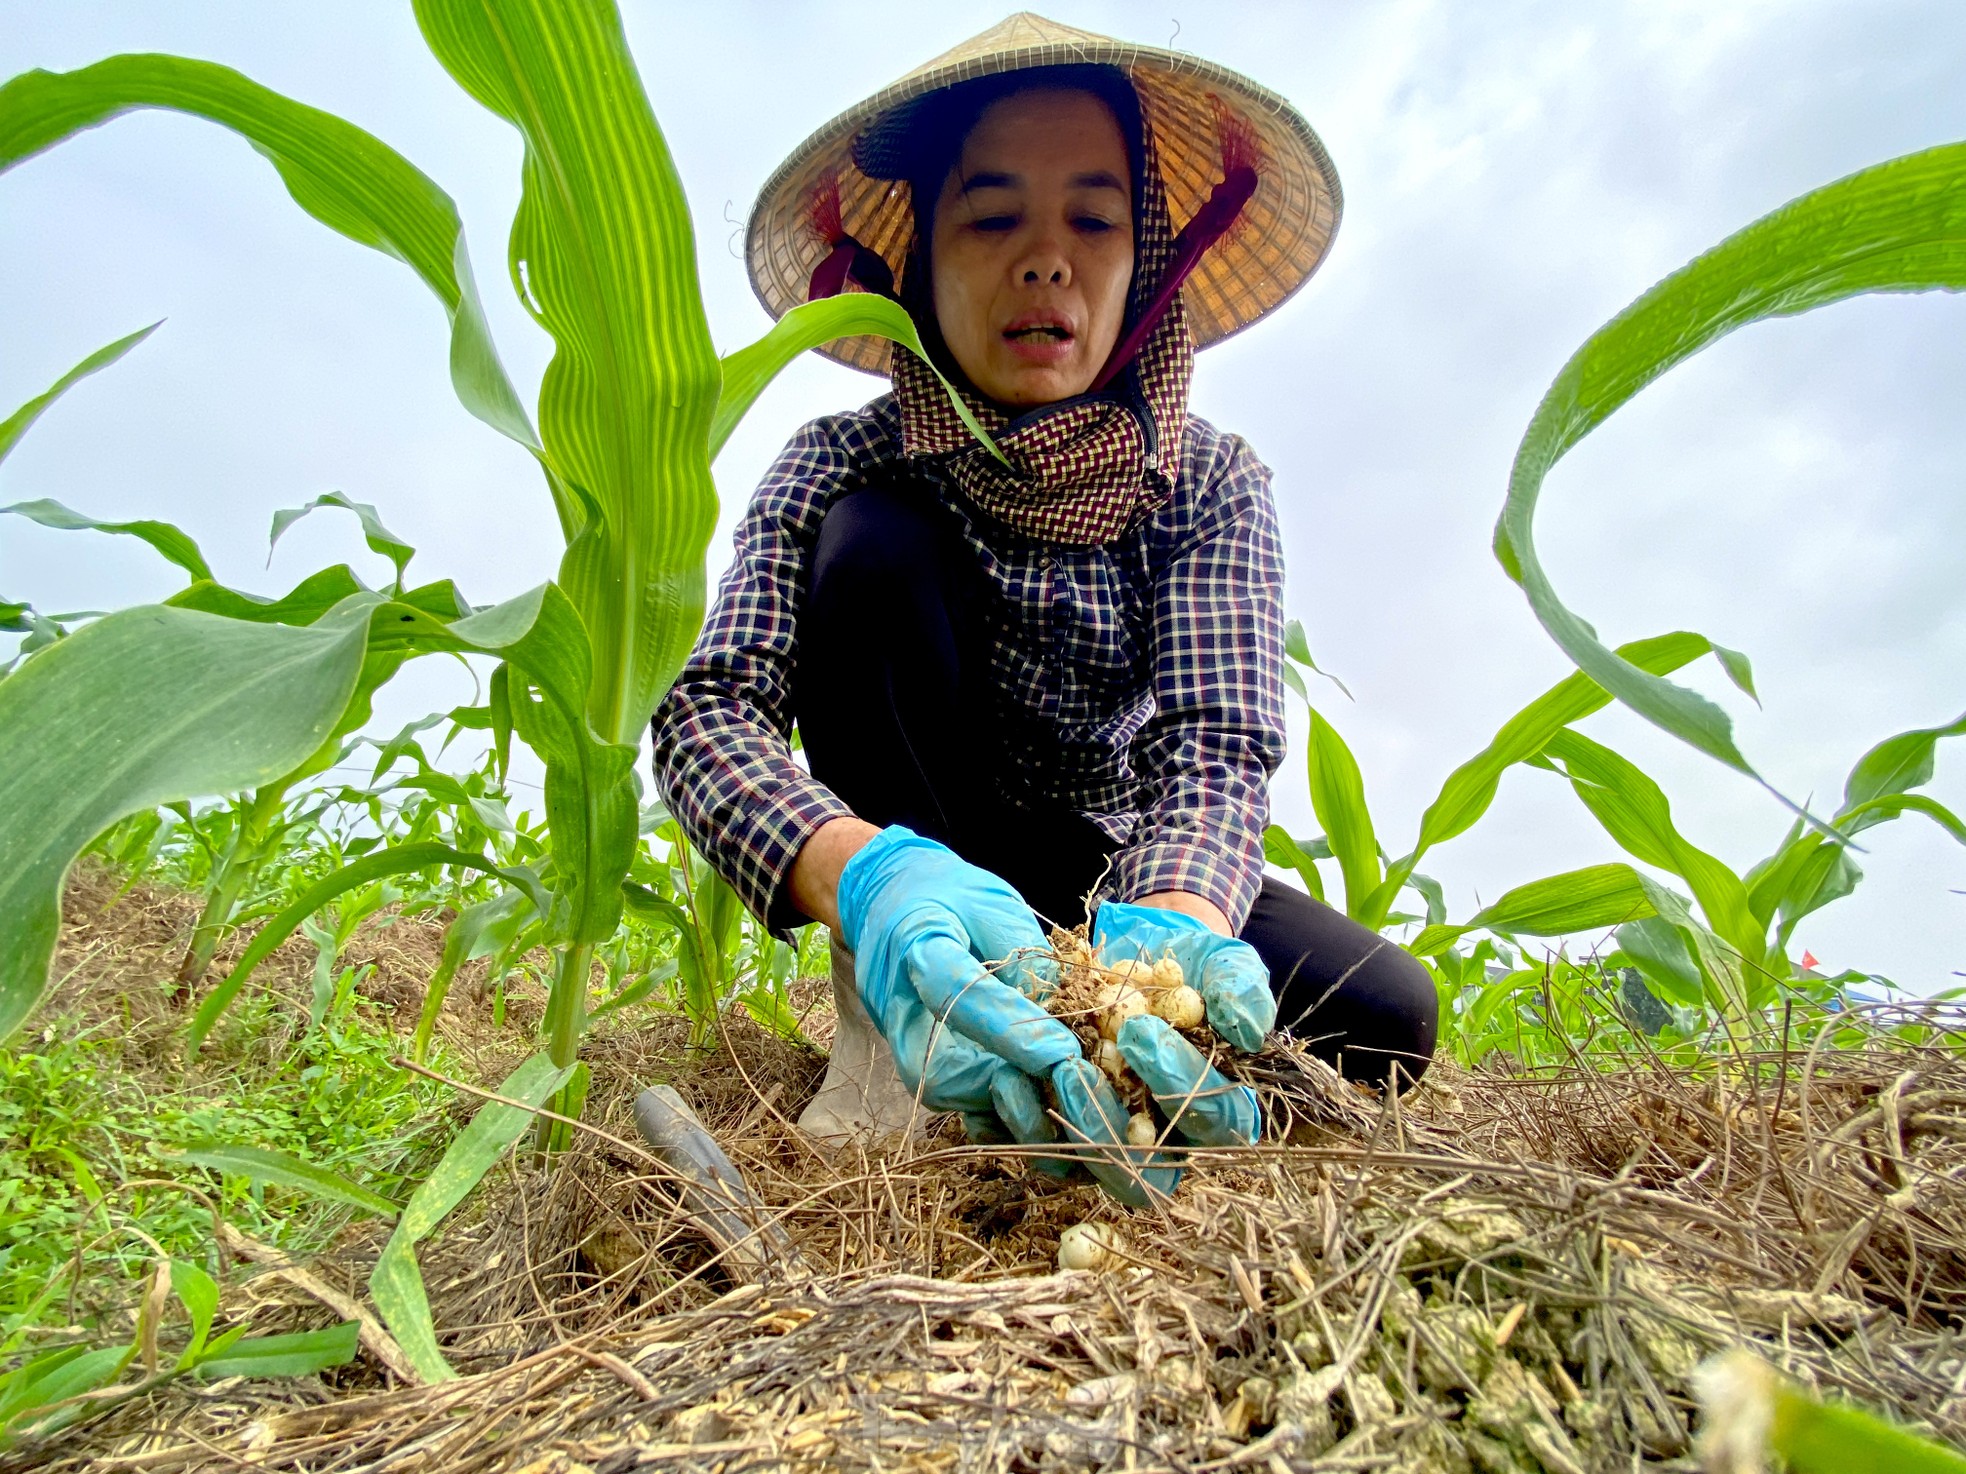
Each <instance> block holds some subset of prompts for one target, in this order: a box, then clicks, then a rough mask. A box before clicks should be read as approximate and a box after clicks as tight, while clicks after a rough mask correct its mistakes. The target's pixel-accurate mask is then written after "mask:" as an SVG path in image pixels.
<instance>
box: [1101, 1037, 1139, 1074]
mask: <svg viewBox="0 0 1966 1474" xmlns="http://www.w3.org/2000/svg"><path fill="white" fill-rule="evenodd" d="M1092 1062H1093V1064H1094V1065H1096V1066H1098V1068H1099V1071H1100V1073H1101V1074H1103V1075H1105V1077H1106V1078H1107V1079H1109V1080H1111V1081H1113V1082H1114V1083H1115V1084H1117V1083H1118V1082H1120V1081H1121V1080H1124V1079H1125V1078H1126V1077H1127V1076H1128V1075H1130V1074H1132V1073H1133V1072H1132V1071H1131V1070H1130V1069H1128V1068H1127V1064H1126V1056H1125V1055H1123V1054H1121V1053H1120V1047H1119V1045H1117V1044H1115V1043H1114V1042H1113V1041H1112V1040H1111V1039H1101V1040H1100V1041H1099V1047H1098V1048H1097V1049H1095V1050H1093V1051H1092Z"/></svg>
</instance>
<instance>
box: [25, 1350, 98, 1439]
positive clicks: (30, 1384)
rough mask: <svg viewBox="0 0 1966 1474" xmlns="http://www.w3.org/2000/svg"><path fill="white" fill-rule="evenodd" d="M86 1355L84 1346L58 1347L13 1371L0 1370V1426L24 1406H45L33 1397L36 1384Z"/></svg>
mask: <svg viewBox="0 0 1966 1474" xmlns="http://www.w3.org/2000/svg"><path fill="white" fill-rule="evenodd" d="M89 1354H90V1353H89V1348H88V1347H86V1346H61V1347H57V1348H56V1349H55V1350H53V1351H44V1352H42V1353H41V1354H40V1355H39V1356H36V1357H30V1358H29V1359H28V1360H27V1361H25V1362H23V1363H21V1364H20V1365H19V1366H17V1367H15V1368H14V1369H13V1370H12V1371H8V1372H0V1429H5V1428H6V1426H7V1424H8V1423H9V1422H11V1421H12V1420H13V1419H14V1418H16V1417H18V1416H19V1415H20V1414H21V1413H23V1412H25V1411H26V1410H27V1409H29V1408H35V1407H43V1406H45V1405H46V1404H45V1403H44V1402H42V1401H40V1400H38V1399H37V1398H36V1396H35V1383H37V1382H40V1381H43V1380H45V1379H46V1378H47V1377H49V1376H50V1375H52V1374H53V1373H55V1372H58V1371H60V1370H61V1369H62V1368H63V1367H65V1366H67V1365H68V1364H69V1363H70V1362H73V1361H79V1360H81V1358H83V1357H84V1356H87V1355H89ZM112 1375H113V1374H112Z"/></svg>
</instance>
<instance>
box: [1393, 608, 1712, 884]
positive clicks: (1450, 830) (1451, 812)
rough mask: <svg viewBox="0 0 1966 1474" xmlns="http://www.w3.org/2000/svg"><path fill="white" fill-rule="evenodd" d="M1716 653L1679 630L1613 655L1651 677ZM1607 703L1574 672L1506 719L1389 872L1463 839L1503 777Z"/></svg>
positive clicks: (1455, 775) (1445, 788)
mask: <svg viewBox="0 0 1966 1474" xmlns="http://www.w3.org/2000/svg"><path fill="white" fill-rule="evenodd" d="M1716 648H1717V647H1716V646H1715V645H1713V643H1712V642H1711V641H1709V640H1707V639H1706V637H1705V636H1703V635H1696V634H1691V633H1688V632H1686V631H1684V630H1682V631H1678V632H1676V633H1673V634H1669V635H1657V636H1654V637H1653V638H1651V639H1649V640H1634V641H1633V642H1632V643H1631V644H1629V645H1622V646H1620V647H1619V649H1618V655H1619V657H1620V658H1621V659H1624V660H1628V661H1630V662H1631V663H1632V664H1633V665H1635V666H1637V667H1638V668H1639V669H1640V670H1643V671H1649V672H1651V673H1652V674H1654V675H1657V674H1661V673H1663V672H1665V671H1671V670H1678V669H1679V668H1680V667H1681V666H1683V665H1687V664H1690V663H1691V662H1692V661H1694V660H1697V659H1699V657H1700V656H1702V655H1705V654H1706V653H1707V652H1708V651H1710V650H1714V649H1716ZM1610 703H1611V697H1610V695H1609V693H1607V692H1606V691H1605V689H1604V688H1603V687H1602V686H1600V685H1598V683H1597V682H1596V681H1593V680H1592V679H1591V678H1590V677H1589V676H1587V675H1585V674H1584V673H1583V672H1581V671H1579V672H1577V673H1576V674H1575V675H1570V676H1566V677H1564V679H1562V680H1561V681H1558V682H1557V683H1556V684H1555V685H1554V686H1552V687H1550V689H1549V690H1547V691H1545V692H1544V693H1543V694H1542V695H1541V696H1538V697H1537V698H1536V699H1535V700H1534V701H1532V702H1530V703H1529V704H1528V705H1527V706H1525V707H1523V709H1522V710H1521V711H1519V712H1517V713H1516V714H1515V715H1514V716H1512V717H1510V718H1509V719H1508V721H1506V722H1504V723H1503V724H1502V728H1501V730H1500V731H1499V732H1497V733H1496V734H1495V736H1494V738H1493V740H1491V741H1490V742H1489V744H1488V746H1486V747H1485V748H1483V749H1482V750H1481V751H1480V752H1478V753H1476V754H1475V755H1474V756H1473V757H1472V758H1470V759H1468V761H1466V762H1465V763H1463V764H1461V766H1460V767H1458V768H1456V769H1455V770H1454V771H1453V772H1452V773H1450V774H1448V776H1447V781H1446V782H1445V783H1443V784H1442V785H1441V788H1440V793H1439V795H1438V796H1437V797H1436V798H1435V799H1434V801H1433V802H1432V803H1431V804H1429V805H1427V811H1426V813H1425V814H1423V815H1422V816H1421V818H1420V838H1419V840H1418V842H1417V843H1416V844H1415V845H1414V847H1413V853H1412V854H1410V855H1408V856H1407V857H1406V858H1405V859H1404V860H1402V861H1400V862H1399V863H1398V864H1397V865H1395V866H1394V867H1393V869H1394V871H1395V872H1410V871H1411V870H1412V868H1413V866H1414V865H1415V864H1417V863H1418V862H1419V859H1420V857H1421V856H1422V855H1424V854H1425V853H1426V852H1427V851H1428V850H1429V849H1431V848H1432V847H1433V846H1435V845H1437V844H1441V843H1443V842H1444V841H1446V840H1450V839H1452V838H1454V837H1455V836H1456V835H1458V834H1463V833H1465V832H1466V831H1467V830H1468V829H1469V828H1471V827H1472V826H1473V825H1474V823H1475V821H1476V820H1478V819H1480V818H1481V816H1482V815H1483V814H1485V813H1487V812H1488V806H1489V805H1490V804H1491V803H1493V802H1494V801H1495V789H1496V787H1497V785H1498V784H1499V783H1500V782H1501V779H1502V774H1503V773H1504V772H1505V771H1507V770H1508V769H1509V768H1510V767H1512V766H1513V765H1514V764H1516V763H1520V762H1525V761H1527V760H1528V759H1530V758H1533V757H1536V756H1538V755H1540V754H1541V753H1542V751H1543V749H1544V748H1545V747H1546V746H1548V744H1549V741H1550V739H1551V738H1552V737H1554V736H1555V735H1556V734H1557V733H1558V732H1560V731H1562V730H1563V729H1564V728H1565V727H1567V726H1570V725H1571V724H1572V723H1573V722H1578V721H1581V720H1583V718H1585V717H1587V716H1589V715H1590V714H1591V713H1592V712H1594V711H1600V710H1602V709H1603V708H1604V707H1606V706H1608V705H1610Z"/></svg>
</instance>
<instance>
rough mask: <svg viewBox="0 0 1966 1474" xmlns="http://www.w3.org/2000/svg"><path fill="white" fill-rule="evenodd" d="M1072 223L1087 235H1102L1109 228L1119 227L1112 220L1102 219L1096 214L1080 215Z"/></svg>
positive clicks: (1116, 228) (1115, 228)
mask: <svg viewBox="0 0 1966 1474" xmlns="http://www.w3.org/2000/svg"><path fill="white" fill-rule="evenodd" d="M1072 223H1073V224H1074V225H1075V226H1077V227H1078V228H1079V229H1080V230H1082V231H1084V232H1085V233H1086V234H1087V235H1104V234H1105V233H1106V232H1107V231H1109V230H1118V229H1119V226H1117V225H1116V224H1114V223H1113V222H1112V221H1110V220H1102V219H1100V217H1099V216H1097V215H1081V216H1079V218H1078V219H1077V220H1074V221H1073V222H1072Z"/></svg>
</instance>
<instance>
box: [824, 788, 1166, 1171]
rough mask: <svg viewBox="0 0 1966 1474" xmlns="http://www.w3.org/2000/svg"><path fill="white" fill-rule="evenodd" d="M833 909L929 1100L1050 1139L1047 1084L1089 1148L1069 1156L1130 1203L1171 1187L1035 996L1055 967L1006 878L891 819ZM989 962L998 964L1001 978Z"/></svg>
mask: <svg viewBox="0 0 1966 1474" xmlns="http://www.w3.org/2000/svg"><path fill="white" fill-rule="evenodd" d="M836 822H838V821H836ZM821 832H822V833H823V832H824V831H823V830H822V831H821ZM837 908H838V909H837V914H838V917H839V923H840V933H839V934H840V936H841V938H842V939H843V940H844V941H845V942H846V944H847V947H848V949H849V950H850V951H851V952H852V953H853V957H854V976H855V980H856V983H857V985H858V988H859V992H860V999H861V1002H862V1003H863V1004H865V1005H866V1008H867V1013H868V1016H869V1017H870V1018H871V1019H873V1021H874V1024H875V1026H876V1027H877V1028H879V1029H880V1031H881V1033H882V1035H883V1036H884V1037H885V1038H886V1039H887V1041H888V1044H889V1046H890V1047H891V1048H892V1049H893V1051H894V1058H895V1064H896V1066H897V1068H898V1069H899V1071H900V1074H901V1079H902V1083H903V1084H905V1085H906V1086H907V1087H908V1088H909V1089H910V1090H912V1091H914V1092H915V1093H916V1095H917V1096H918V1098H919V1099H920V1100H921V1101H922V1103H923V1104H924V1105H925V1106H927V1107H928V1108H929V1109H931V1110H954V1111H961V1112H962V1113H963V1115H964V1118H965V1122H966V1124H967V1125H968V1127H969V1130H970V1134H971V1136H972V1137H983V1138H986V1139H987V1138H988V1137H990V1136H992V1135H998V1136H999V1139H1000V1135H1008V1136H1010V1137H1011V1138H1012V1139H1014V1140H1017V1141H1021V1142H1027V1143H1048V1142H1056V1141H1058V1140H1059V1131H1058V1127H1057V1125H1056V1124H1055V1123H1054V1122H1053V1120H1052V1119H1051V1117H1050V1115H1049V1114H1048V1113H1047V1111H1046V1109H1045V1103H1044V1100H1043V1098H1042V1096H1041V1094H1040V1092H1039V1089H1038V1083H1039V1081H1040V1080H1048V1081H1049V1082H1050V1084H1051V1086H1052V1089H1053V1094H1054V1098H1055V1100H1056V1103H1057V1106H1058V1110H1059V1114H1060V1115H1061V1116H1062V1117H1063V1118H1064V1120H1065V1122H1066V1125H1067V1127H1068V1139H1069V1140H1070V1141H1072V1142H1074V1143H1077V1144H1081V1145H1086V1146H1089V1147H1091V1148H1093V1150H1091V1151H1090V1152H1088V1153H1087V1154H1086V1155H1084V1156H1082V1157H1078V1158H1076V1160H1080V1161H1082V1162H1083V1163H1084V1165H1086V1166H1087V1167H1089V1168H1090V1169H1091V1170H1092V1172H1093V1175H1094V1176H1096V1177H1097V1178H1098V1179H1099V1181H1100V1182H1101V1183H1102V1184H1103V1185H1104V1186H1105V1188H1106V1189H1107V1191H1108V1192H1110V1193H1112V1194H1113V1196H1115V1197H1117V1198H1119V1199H1120V1200H1121V1201H1123V1202H1127V1203H1132V1204H1135V1205H1136V1206H1138V1205H1144V1204H1145V1203H1147V1202H1148V1201H1149V1198H1150V1196H1151V1191H1150V1190H1157V1191H1161V1192H1166V1191H1171V1190H1172V1187H1173V1184H1174V1180H1175V1177H1176V1176H1177V1175H1178V1174H1177V1173H1176V1172H1175V1170H1174V1169H1173V1168H1172V1167H1170V1166H1165V1165H1150V1164H1149V1161H1148V1158H1147V1156H1146V1154H1144V1153H1142V1152H1140V1151H1138V1150H1129V1149H1128V1148H1127V1147H1126V1146H1125V1140H1126V1121H1127V1111H1126V1107H1125V1105H1124V1104H1123V1103H1122V1102H1121V1100H1120V1098H1119V1095H1118V1093H1117V1092H1116V1091H1115V1090H1114V1089H1113V1087H1112V1085H1111V1084H1110V1083H1109V1082H1108V1081H1107V1080H1106V1078H1105V1077H1104V1076H1103V1075H1101V1074H1100V1073H1099V1071H1098V1070H1097V1069H1096V1068H1094V1066H1093V1065H1092V1064H1091V1062H1090V1061H1088V1060H1087V1059H1086V1058H1085V1055H1084V1051H1083V1050H1082V1049H1081V1048H1080V1047H1079V1041H1078V1037H1077V1036H1076V1035H1075V1034H1073V1033H1072V1031H1071V1030H1070V1029H1069V1028H1067V1027H1066V1026H1065V1025H1064V1024H1062V1023H1060V1022H1059V1021H1058V1020H1057V1019H1055V1018H1053V1017H1052V1016H1051V1015H1050V1014H1049V1013H1047V1012H1046V1011H1045V1010H1044V1008H1043V1007H1042V1005H1041V1004H1039V1003H1038V1002H1037V1001H1036V1000H1037V998H1039V997H1041V996H1043V992H1044V991H1045V990H1046V989H1047V988H1048V987H1050V986H1052V985H1054V984H1055V980H1056V971H1055V969H1056V964H1055V963H1054V962H1053V961H1052V960H1051V957H1050V949H1049V947H1048V946H1047V945H1046V942H1045V937H1044V933H1043V931H1042V929H1041V928H1040V927H1039V925H1038V921H1037V918H1036V917H1035V916H1034V915H1033V914H1032V913H1031V909H1030V907H1029V906H1027V905H1026V904H1025V903H1024V900H1023V898H1022V897H1020V896H1019V895H1018V894H1017V892H1016V891H1015V890H1013V889H1012V888H1011V887H1010V886H1009V885H1008V884H1007V883H1005V882H1004V881H1003V880H1001V879H999V878H998V877H997V876H995V875H992V874H991V873H990V872H988V871H987V870H983V869H980V868H979V867H977V866H975V865H971V864H970V863H969V862H968V861H966V860H964V859H962V858H961V857H960V856H959V855H957V854H956V853H955V852H954V851H953V850H950V849H949V848H947V847H946V846H944V845H941V844H937V843H936V842H935V841H933V840H929V839H924V838H922V837H921V836H920V835H917V834H915V833H914V832H913V831H912V830H909V829H906V828H903V827H902V826H900V825H891V826H889V827H888V828H886V829H883V830H881V831H880V832H879V833H877V834H876V835H875V836H874V837H873V838H872V839H869V840H867V841H866V842H865V843H864V844H862V845H860V846H859V847H858V848H857V849H856V850H855V851H854V853H853V855H852V857H851V858H850V859H848V860H847V861H846V863H845V865H844V866H843V867H842V868H841V870H840V873H839V881H838V887H837ZM985 961H998V962H1001V963H1003V967H1002V972H1003V974H1004V977H1006V978H1008V979H1010V981H1008V982H1006V981H1003V980H1002V979H1000V978H998V977H995V976H992V975H991V973H990V972H989V971H988V969H986V968H985V966H984V962H985ZM1013 984H1014V985H1015V986H1013Z"/></svg>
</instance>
